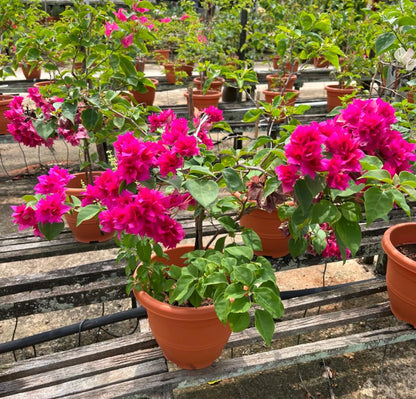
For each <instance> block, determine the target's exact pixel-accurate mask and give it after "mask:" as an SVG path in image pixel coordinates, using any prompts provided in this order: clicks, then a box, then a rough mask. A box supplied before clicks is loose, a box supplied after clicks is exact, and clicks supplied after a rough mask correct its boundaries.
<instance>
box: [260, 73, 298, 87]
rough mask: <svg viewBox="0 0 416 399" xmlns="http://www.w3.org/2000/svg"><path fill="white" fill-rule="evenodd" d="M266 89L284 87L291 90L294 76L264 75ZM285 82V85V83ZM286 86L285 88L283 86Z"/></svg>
mask: <svg viewBox="0 0 416 399" xmlns="http://www.w3.org/2000/svg"><path fill="white" fill-rule="evenodd" d="M266 79H267V84H268V89H269V90H270V89H282V88H283V87H285V89H287V90H291V89H293V84H294V83H295V80H296V79H297V76H296V75H290V74H285V75H283V76H281V75H278V74H277V73H272V74H269V75H266ZM286 82H287V83H286ZM285 85H286V86H285Z"/></svg>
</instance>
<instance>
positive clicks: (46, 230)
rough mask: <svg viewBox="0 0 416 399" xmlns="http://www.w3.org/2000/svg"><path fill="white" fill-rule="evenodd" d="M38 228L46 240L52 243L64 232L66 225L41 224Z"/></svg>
mask: <svg viewBox="0 0 416 399" xmlns="http://www.w3.org/2000/svg"><path fill="white" fill-rule="evenodd" d="M38 227H39V230H40V231H41V233H42V234H43V235H44V236H45V238H46V239H47V240H49V241H50V240H53V239H54V238H56V237H57V236H58V235H59V234H60V233H61V232H62V230H63V229H64V227H65V223H64V222H62V223H47V222H46V223H43V224H42V223H39V224H38Z"/></svg>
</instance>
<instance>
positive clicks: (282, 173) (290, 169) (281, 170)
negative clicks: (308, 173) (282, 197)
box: [276, 164, 299, 193]
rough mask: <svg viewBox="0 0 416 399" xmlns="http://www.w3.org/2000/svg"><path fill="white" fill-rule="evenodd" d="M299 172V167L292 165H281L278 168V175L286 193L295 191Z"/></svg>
mask: <svg viewBox="0 0 416 399" xmlns="http://www.w3.org/2000/svg"><path fill="white" fill-rule="evenodd" d="M298 171H299V167H298V166H296V165H291V164H288V165H279V166H277V167H276V174H277V176H278V178H279V180H280V181H281V182H282V189H283V192H284V193H288V192H291V191H293V186H294V185H295V183H296V180H297V179H298V178H299V175H298Z"/></svg>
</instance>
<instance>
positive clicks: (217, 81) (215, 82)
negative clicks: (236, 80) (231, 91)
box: [193, 77, 225, 91]
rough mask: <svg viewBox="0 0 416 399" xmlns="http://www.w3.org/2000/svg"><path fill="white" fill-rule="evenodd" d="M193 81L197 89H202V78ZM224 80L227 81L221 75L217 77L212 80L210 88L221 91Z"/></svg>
mask: <svg viewBox="0 0 416 399" xmlns="http://www.w3.org/2000/svg"><path fill="white" fill-rule="evenodd" d="M193 82H194V84H195V88H196V89H197V90H202V82H201V78H194V80H193ZM224 82H225V79H224V78H221V77H218V78H215V79H214V80H213V81H212V83H211V85H210V86H209V88H208V90H215V91H221V89H222V86H223V84H224Z"/></svg>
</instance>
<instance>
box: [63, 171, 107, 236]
mask: <svg viewBox="0 0 416 399" xmlns="http://www.w3.org/2000/svg"><path fill="white" fill-rule="evenodd" d="M74 175H75V177H74V178H72V179H71V180H70V181H69V183H68V184H67V186H66V189H65V191H66V194H67V195H68V196H69V197H70V196H71V195H73V196H74V197H77V198H79V199H81V200H82V199H83V198H84V195H83V193H84V192H85V188H83V185H84V186H85V185H86V184H87V183H90V182H87V181H86V176H85V173H75V174H74ZM92 175H93V178H95V177H96V176H99V175H101V172H92ZM77 215H78V213H77V212H74V211H72V212H68V213H66V214H65V220H66V222H67V223H68V226H69V228H70V229H71V231H72V234H73V235H74V237H75V239H76V240H77V241H79V242H84V243H93V242H104V241H108V240H111V239H112V238H113V236H114V234H113V233H104V232H103V231H101V229H100V225H99V222H98V220H97V219H96V218H92V219H89V220H85V221H84V222H82V223H81V224H80V225H79V226H77Z"/></svg>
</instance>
